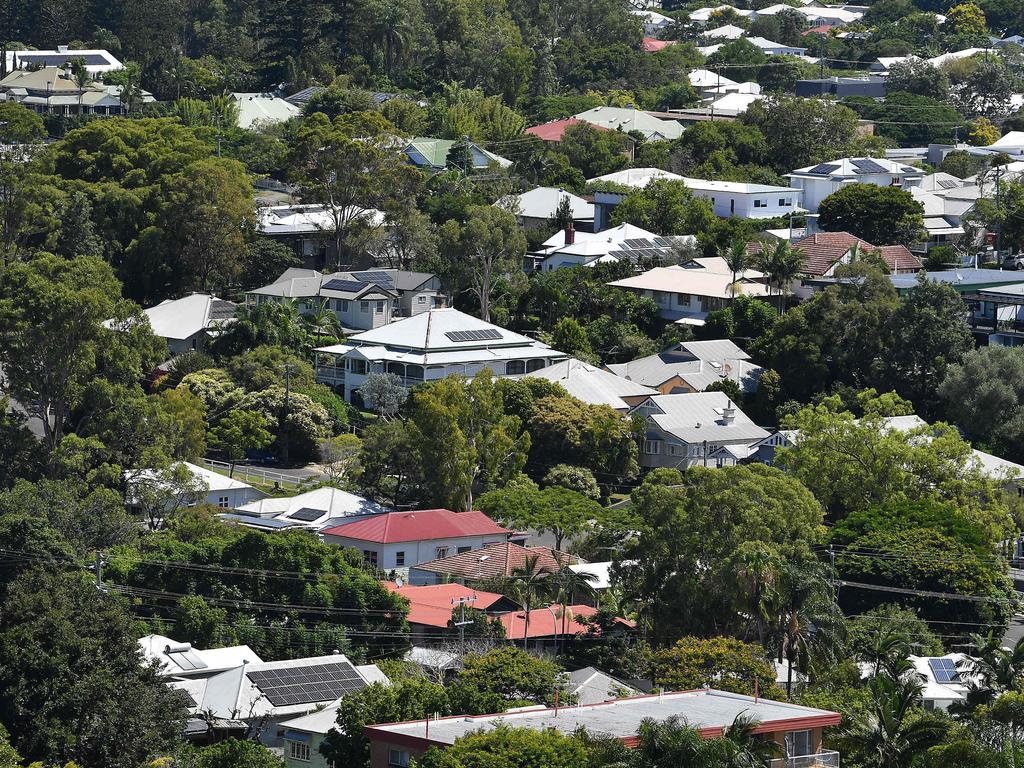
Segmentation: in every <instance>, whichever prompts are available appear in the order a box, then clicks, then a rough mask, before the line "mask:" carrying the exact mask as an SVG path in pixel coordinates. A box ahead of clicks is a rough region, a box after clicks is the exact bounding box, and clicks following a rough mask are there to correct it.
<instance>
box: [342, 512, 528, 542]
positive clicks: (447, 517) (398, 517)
mask: <svg viewBox="0 0 1024 768" xmlns="http://www.w3.org/2000/svg"><path fill="white" fill-rule="evenodd" d="M323 533H324V534H325V535H327V536H338V537H340V538H345V539H356V540H358V541H372V542H375V543H378V544H394V543H397V542H400V541H429V540H430V539H457V538H460V537H463V536H489V535H491V534H494V535H502V536H504V535H505V534H508V533H511V531H509V530H508V529H506V528H502V527H501V526H500V525H498V524H497V523H496V522H494V521H493V520H491V518H489V517H488V516H487V515H485V514H484V513H483V512H452V511H451V510H450V509H421V510H419V511H418V512H388V513H387V514H384V515H374V516H372V517H367V518H366V519H365V520H356V521H355V522H352V523H344V524H342V525H336V526H334V527H333V528H328V529H326V530H325V531H323Z"/></svg>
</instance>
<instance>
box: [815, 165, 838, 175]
mask: <svg viewBox="0 0 1024 768" xmlns="http://www.w3.org/2000/svg"><path fill="white" fill-rule="evenodd" d="M837 170H839V166H838V165H835V164H834V163H821V164H819V165H816V166H814V167H813V168H811V170H809V171H808V173H813V174H815V175H820V176H827V175H828V174H830V173H832V172H833V171H837Z"/></svg>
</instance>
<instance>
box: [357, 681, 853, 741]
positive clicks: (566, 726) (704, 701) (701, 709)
mask: <svg viewBox="0 0 1024 768" xmlns="http://www.w3.org/2000/svg"><path fill="white" fill-rule="evenodd" d="M742 713H747V714H749V715H751V716H753V717H754V718H756V719H757V720H759V721H760V722H761V724H762V725H769V724H771V723H773V722H778V721H794V720H797V721H800V720H803V721H804V722H806V721H807V719H808V718H816V719H820V720H819V722H820V723H821V724H822V725H827V724H838V722H839V719H840V718H839V715H838V714H837V713H835V712H830V711H828V710H824V709H812V708H810V707H802V706H799V705H797V704H790V703H788V702H782V701H770V700H768V699H754V698H753V697H752V696H743V695H741V694H738V693H728V692H725V691H716V690H700V691H687V692H685V693H667V694H661V695H653V696H641V697H634V698H630V699H618V700H616V701H610V702H607V703H603V704H595V705H592V706H586V707H563V708H561V709H558V710H553V709H546V708H531V709H528V710H523V711H517V712H505V713H502V714H496V715H483V716H478V717H466V716H464V715H458V716H454V717H445V718H441V719H439V720H431V721H430V726H429V730H430V734H429V739H430V741H431V742H432V743H435V744H454V743H455V741H456V739H459V738H461V737H463V736H465V735H466V734H468V733H470V732H471V731H478V730H492V729H494V728H495V727H497V726H498V725H507V726H509V727H512V728H530V729H532V730H548V729H551V728H553V729H555V730H557V731H560V732H561V733H564V734H572V733H575V732H576V731H577V730H578V729H579V728H586V729H587V731H588V732H589V733H592V734H607V735H610V736H614V737H617V738H628V737H630V736H635V735H636V734H637V732H638V731H639V729H640V724H641V722H642V721H643V720H645V719H646V718H653V719H654V720H658V721H664V720H667V719H668V718H670V717H673V716H675V717H679V718H682V719H685V720H686V722H687V723H689V724H690V725H691V726H694V727H696V728H701V729H722V728H727V727H728V726H730V725H732V723H733V721H734V720H735V719H736V716H737V715H739V714H742ZM812 722H814V721H812ZM805 727H806V726H805ZM371 728H372V731H373V735H372V737H371V738H372V739H375V740H381V741H385V742H386V741H387V737H388V734H390V733H394V734H403V735H406V736H411V737H419V738H424V737H425V735H426V734H425V731H426V728H425V722H424V721H422V720H420V721H416V722H409V723H394V724H383V725H375V726H371Z"/></svg>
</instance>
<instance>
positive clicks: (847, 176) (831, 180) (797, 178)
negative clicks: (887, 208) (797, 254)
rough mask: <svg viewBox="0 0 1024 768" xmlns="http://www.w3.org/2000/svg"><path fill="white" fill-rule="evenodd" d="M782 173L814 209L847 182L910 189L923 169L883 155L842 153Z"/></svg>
mask: <svg viewBox="0 0 1024 768" xmlns="http://www.w3.org/2000/svg"><path fill="white" fill-rule="evenodd" d="M786 176H787V177H788V178H789V180H790V182H791V183H792V185H793V186H794V187H796V188H797V189H801V190H803V205H804V208H806V209H807V210H808V211H810V212H811V213H815V212H817V210H818V206H819V205H821V201H822V200H824V199H825V198H826V197H828V196H829V195H831V194H832V193H833V192H837V191H838V190H840V189H842V188H843V187H844V186H846V185H847V184H874V185H875V186H876V187H899V188H900V189H911V188H912V187H917V186H920V185H921V180H922V178H923V177H924V171H922V170H921V169H920V168H915V167H914V166H912V165H906V164H904V163H897V162H895V161H893V160H887V159H885V158H883V157H874V158H872V157H844V158H841V159H839V160H833V161H831V162H828V163H818V164H817V165H812V166H808V167H807V168H798V169H797V170H795V171H793V172H792V173H788V174H786Z"/></svg>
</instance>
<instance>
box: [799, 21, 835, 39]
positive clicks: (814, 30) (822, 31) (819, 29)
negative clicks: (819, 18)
mask: <svg viewBox="0 0 1024 768" xmlns="http://www.w3.org/2000/svg"><path fill="white" fill-rule="evenodd" d="M831 31H832V27H830V26H828V25H827V24H819V25H818V26H816V27H811V28H810V29H808V30H806V31H804V32H801V33H800V34H801V35H803V36H805V37H806V36H807V35H827V34H828V33H829V32H831Z"/></svg>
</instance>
